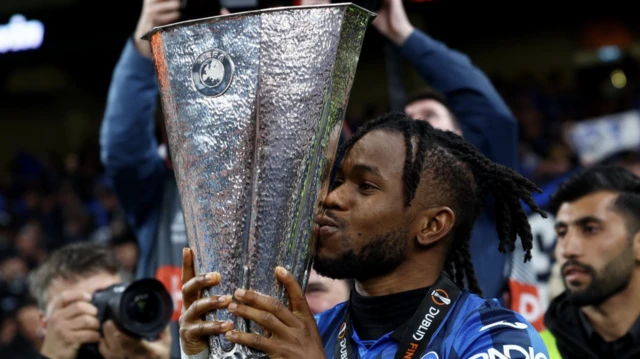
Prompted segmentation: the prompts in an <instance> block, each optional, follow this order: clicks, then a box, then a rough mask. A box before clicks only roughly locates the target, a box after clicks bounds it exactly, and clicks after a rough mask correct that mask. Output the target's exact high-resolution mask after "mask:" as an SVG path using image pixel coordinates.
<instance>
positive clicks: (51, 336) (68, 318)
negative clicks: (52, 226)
mask: <svg viewBox="0 0 640 359" xmlns="http://www.w3.org/2000/svg"><path fill="white" fill-rule="evenodd" d="M120 281H121V279H120V276H119V274H118V266H117V264H116V261H115V258H114V257H113V254H112V252H111V251H110V250H109V249H108V248H106V247H103V246H100V245H96V244H90V243H77V244H71V245H67V246H65V247H62V248H61V249H59V250H57V251H56V252H54V253H53V254H52V255H51V257H50V258H49V259H48V260H47V261H46V262H45V263H44V264H43V265H42V266H40V267H39V268H38V269H37V270H36V272H35V273H34V274H33V277H32V282H31V286H32V288H31V289H32V292H33V296H34V297H35V298H36V299H37V301H38V307H39V308H40V310H41V317H42V327H43V332H44V333H45V336H44V343H43V345H42V348H41V349H40V353H41V355H42V357H43V358H48V359H72V358H83V359H84V358H89V357H98V356H97V355H93V356H92V355H89V354H84V353H85V352H87V353H88V351H85V350H86V344H96V345H97V347H98V351H99V353H100V354H101V355H102V356H103V357H104V358H105V359H116V358H118V359H123V358H126V359H138V358H154V359H156V358H157V359H160V358H169V354H170V351H171V334H170V332H169V330H168V327H167V329H165V331H164V332H163V333H162V334H161V335H160V337H159V338H158V339H157V340H156V341H154V342H148V341H146V340H141V339H135V338H131V337H129V336H127V335H125V334H124V333H122V332H120V331H119V330H118V329H117V328H116V326H115V324H114V323H113V321H111V320H108V321H106V322H105V323H103V324H102V335H101V334H100V326H101V323H100V321H99V320H98V318H97V314H98V309H97V308H96V306H94V305H93V304H91V300H92V294H93V293H94V292H96V291H98V290H101V289H104V288H107V287H110V286H112V285H114V284H118V283H120ZM81 353H82V354H81Z"/></svg>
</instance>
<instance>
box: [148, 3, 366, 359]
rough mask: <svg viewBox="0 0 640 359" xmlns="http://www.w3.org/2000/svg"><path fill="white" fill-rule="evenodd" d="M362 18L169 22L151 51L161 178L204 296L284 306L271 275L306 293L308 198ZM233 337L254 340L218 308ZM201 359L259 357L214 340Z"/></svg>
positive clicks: (318, 181)
mask: <svg viewBox="0 0 640 359" xmlns="http://www.w3.org/2000/svg"><path fill="white" fill-rule="evenodd" d="M373 15H374V14H373V13H371V12H369V11H367V10H365V9H363V8H360V7H358V6H355V5H353V4H333V5H321V6H296V7H285V8H276V9H268V10H262V11H252V12H246V13H238V14H232V15H225V16H217V17H212V18H206V19H200V20H193V21H187V22H182V23H177V24H173V25H168V26H163V27H159V28H155V29H153V30H152V31H151V32H150V33H149V34H148V35H147V36H146V38H147V39H149V40H150V42H151V48H152V52H153V58H154V63H155V67H156V72H157V77H158V83H159V87H160V94H161V100H162V108H163V112H164V117H165V124H166V128H167V136H168V142H169V147H170V148H171V156H172V163H173V168H174V172H175V176H176V182H177V184H178V191H179V194H180V200H181V204H182V208H183V212H184V217H185V225H186V227H187V235H188V240H189V246H190V247H191V248H192V249H193V251H194V253H195V267H196V271H197V272H198V273H205V272H219V273H220V274H221V276H222V282H221V283H220V285H218V286H215V287H212V288H210V289H209V290H207V291H206V293H204V294H205V295H231V294H233V293H234V291H235V290H236V289H237V288H245V289H253V290H256V291H258V292H261V293H264V294H266V295H269V296H272V297H277V298H279V299H280V300H281V301H282V302H283V303H285V304H286V303H287V296H286V293H285V292H284V290H283V289H282V288H281V286H280V285H278V283H277V281H276V279H275V277H274V275H273V270H274V269H275V267H276V266H283V267H285V268H287V269H288V270H289V271H290V272H291V273H292V274H293V275H294V276H295V277H296V279H297V280H298V282H299V283H301V285H302V287H303V288H304V287H305V286H306V282H307V278H308V274H309V268H310V265H311V260H312V255H313V248H314V246H315V236H314V235H313V233H312V228H313V219H314V217H315V215H316V214H317V211H318V198H319V197H321V196H323V195H325V194H326V192H327V190H328V185H329V179H330V177H331V176H330V170H331V168H332V165H333V161H334V159H335V152H336V149H337V144H338V140H339V137H340V131H341V128H342V121H343V119H344V114H345V110H346V107H347V102H348V99H349V93H350V90H351V86H352V84H353V78H354V76H355V71H356V67H357V63H358V59H359V54H360V50H361V46H362V41H363V38H364V34H365V31H366V28H367V27H368V25H369V24H370V22H371V20H372V18H373ZM207 319H208V320H232V321H234V322H235V323H234V326H235V328H236V330H242V331H247V332H255V333H259V334H264V330H263V329H262V328H261V327H259V326H258V325H256V324H255V323H253V322H248V321H245V320H238V319H237V318H235V317H233V316H231V314H230V313H229V312H228V311H227V310H220V311H217V312H215V313H210V314H208V315H207ZM210 348H211V357H212V358H265V357H266V355H265V354H264V353H260V352H258V351H255V350H253V349H250V348H247V347H244V346H240V345H234V344H232V343H230V342H228V341H226V339H225V338H224V337H223V336H212V337H211V340H210Z"/></svg>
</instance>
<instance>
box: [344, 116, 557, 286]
mask: <svg viewBox="0 0 640 359" xmlns="http://www.w3.org/2000/svg"><path fill="white" fill-rule="evenodd" d="M374 130H382V131H387V132H394V133H399V134H401V135H403V136H404V142H405V147H406V156H405V161H404V171H403V185H404V197H405V198H404V201H405V206H407V207H410V206H411V205H412V201H413V199H414V198H415V196H416V190H417V189H418V185H419V184H420V178H421V176H422V175H423V173H426V174H427V175H428V177H429V178H430V179H431V180H432V181H433V183H435V185H436V186H437V188H435V189H434V190H430V191H429V194H428V195H427V197H429V198H428V199H429V203H430V204H432V205H433V204H437V205H447V206H448V207H450V208H451V209H452V210H453V211H454V213H455V214H456V221H455V223H454V226H453V228H452V230H451V233H450V236H451V237H452V241H451V245H450V247H449V249H448V253H447V258H446V260H445V265H444V271H445V273H447V274H448V275H449V276H450V277H451V278H452V279H453V280H454V281H455V282H456V284H457V285H459V286H460V287H465V279H466V282H467V283H468V288H469V290H470V291H471V292H473V293H477V294H480V295H481V294H482V291H481V289H480V287H479V285H478V280H477V279H476V276H475V271H474V269H473V264H472V262H471V253H470V250H469V241H470V239H471V232H472V230H473V225H474V223H475V221H476V220H477V219H478V217H479V216H480V212H481V211H482V208H483V207H484V206H485V204H486V203H488V201H490V202H492V203H493V206H494V213H495V218H496V229H497V231H498V235H499V238H500V242H499V246H498V250H499V251H500V252H502V253H506V252H507V251H513V250H514V249H515V242H516V239H517V237H518V236H519V237H520V242H521V243H522V247H523V249H524V251H525V258H524V260H525V262H526V261H528V260H530V259H531V249H532V246H533V237H532V234H531V227H530V226H529V221H528V219H527V214H526V212H525V211H524V209H523V207H522V204H521V201H523V202H524V203H526V204H527V206H528V207H529V208H531V210H533V211H534V212H537V213H539V214H540V215H541V216H542V217H545V218H546V214H545V213H544V212H543V211H542V210H541V209H540V208H539V207H538V206H537V205H536V204H535V202H534V201H533V198H532V197H531V194H532V192H534V191H537V192H540V189H539V188H538V187H537V186H536V185H535V184H533V183H532V182H531V181H529V180H528V179H526V178H524V177H522V176H521V175H519V174H518V173H516V172H515V171H513V170H511V169H509V168H507V167H505V166H502V165H500V164H496V163H494V162H492V161H491V160H489V159H488V158H486V157H485V156H484V155H482V154H481V153H480V152H479V151H478V150H477V149H476V148H475V147H473V146H472V145H471V144H469V143H468V142H466V141H465V140H464V139H462V138H461V137H460V136H458V135H456V134H454V133H452V132H449V131H442V130H438V129H435V128H433V127H432V126H431V125H430V124H429V123H428V122H426V121H414V120H412V119H410V118H409V117H407V116H406V115H404V114H401V113H390V114H387V115H384V116H381V117H379V118H376V119H374V120H371V121H369V122H367V123H365V124H364V125H363V126H362V127H360V129H359V130H358V131H357V132H356V133H355V134H354V135H353V136H352V137H351V138H349V139H348V140H347V141H345V143H344V144H343V145H342V147H341V148H340V150H339V153H340V155H344V154H345V153H346V152H347V151H348V150H349V149H350V148H351V147H352V146H353V145H354V144H355V143H356V142H357V141H358V140H360V139H361V138H362V137H363V136H364V135H366V134H367V133H369V132H371V131H374ZM414 147H415V148H414ZM414 154H415V155H414ZM487 194H491V197H492V198H490V199H488V198H487Z"/></svg>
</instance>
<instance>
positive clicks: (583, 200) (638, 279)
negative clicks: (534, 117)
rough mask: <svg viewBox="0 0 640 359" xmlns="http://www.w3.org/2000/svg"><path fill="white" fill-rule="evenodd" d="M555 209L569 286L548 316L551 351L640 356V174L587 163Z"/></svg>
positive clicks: (573, 357)
mask: <svg viewBox="0 0 640 359" xmlns="http://www.w3.org/2000/svg"><path fill="white" fill-rule="evenodd" d="M550 211H551V213H553V214H555V216H556V220H555V229H556V233H557V237H558V242H557V244H556V248H555V254H556V260H557V261H558V265H559V267H560V274H561V276H562V280H563V282H564V286H565V288H566V290H565V291H564V292H563V293H562V294H561V295H559V296H558V297H556V298H555V299H554V300H553V301H552V302H551V305H550V306H549V309H548V311H547V313H546V315H545V318H544V321H545V325H546V327H547V330H545V331H544V332H542V338H543V339H544V341H545V343H546V345H547V347H548V348H549V353H550V354H551V359H560V358H563V359H578V358H580V359H583V358H594V359H595V358H616V359H631V358H640V300H639V298H640V177H638V176H636V175H634V174H632V173H631V172H629V171H627V170H625V169H623V168H621V167H616V166H595V167H592V168H588V169H586V170H583V171H580V172H578V173H576V174H574V175H573V176H571V177H570V178H569V179H567V180H566V181H565V182H563V183H562V184H560V186H559V187H558V189H557V190H556V192H555V193H554V194H553V196H552V198H551V203H550Z"/></svg>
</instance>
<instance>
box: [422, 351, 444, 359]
mask: <svg viewBox="0 0 640 359" xmlns="http://www.w3.org/2000/svg"><path fill="white" fill-rule="evenodd" d="M420 359H440V358H439V357H438V353H436V352H428V353H427V354H425V355H423V356H422V357H420Z"/></svg>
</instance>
